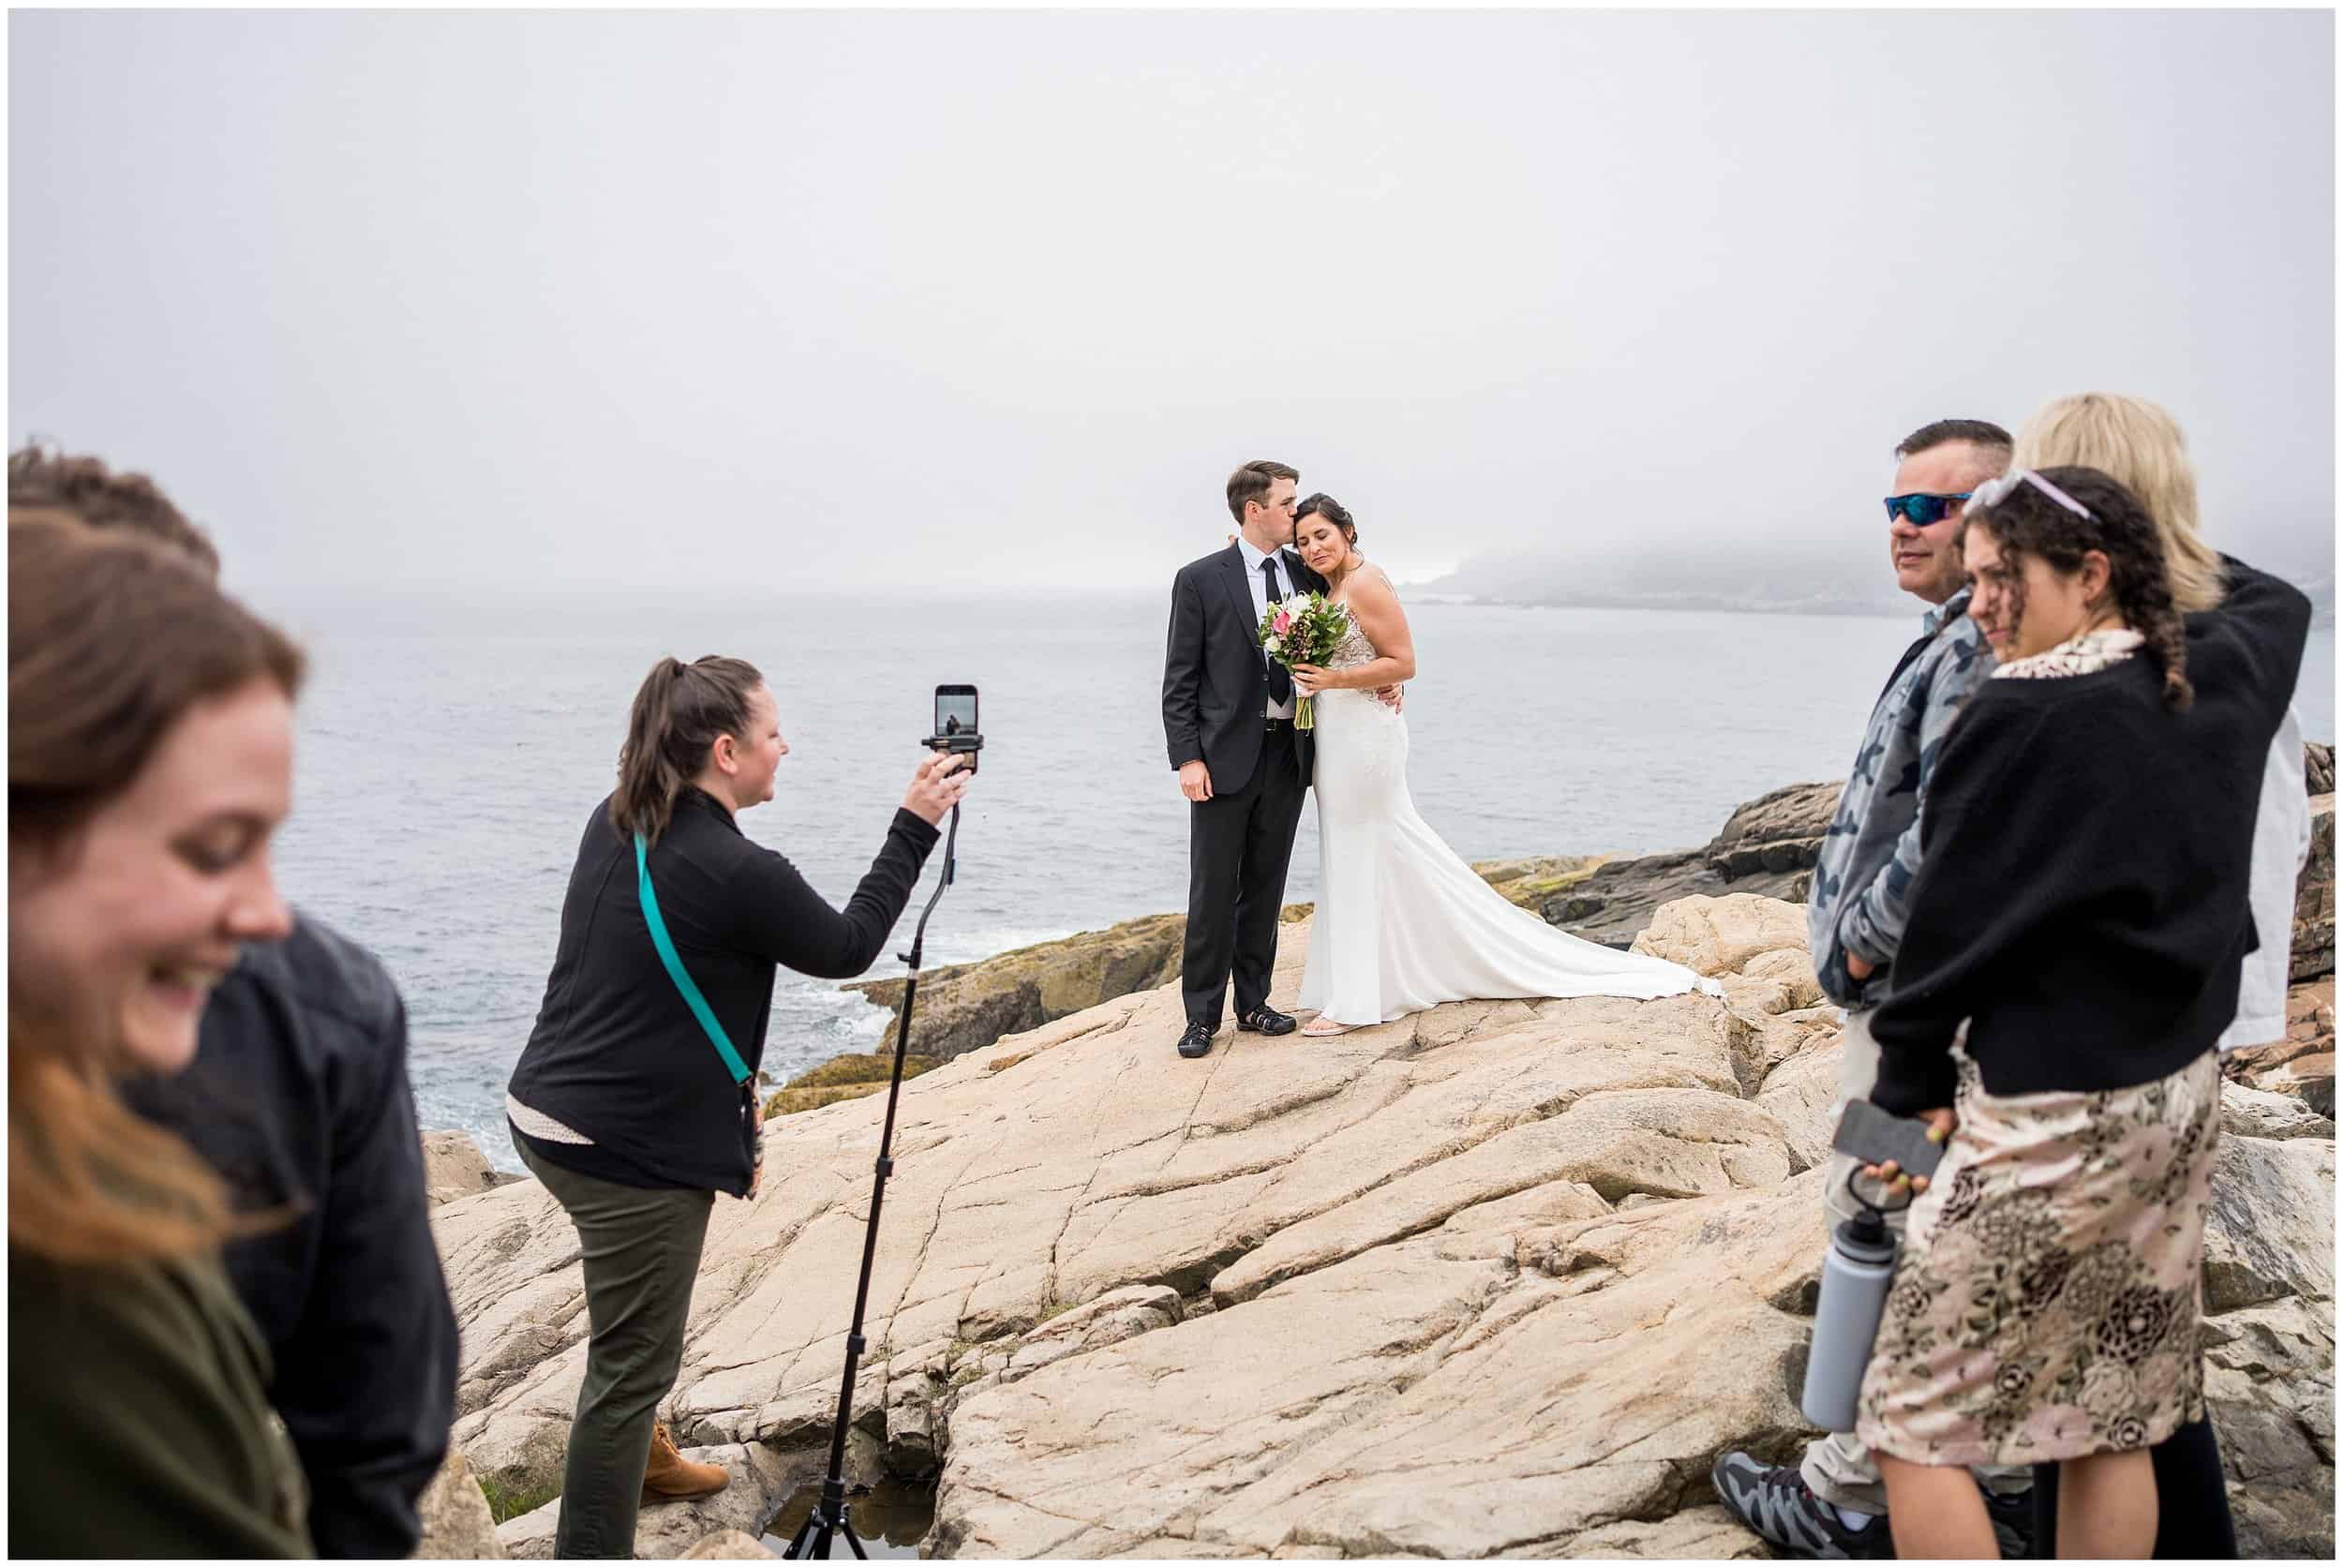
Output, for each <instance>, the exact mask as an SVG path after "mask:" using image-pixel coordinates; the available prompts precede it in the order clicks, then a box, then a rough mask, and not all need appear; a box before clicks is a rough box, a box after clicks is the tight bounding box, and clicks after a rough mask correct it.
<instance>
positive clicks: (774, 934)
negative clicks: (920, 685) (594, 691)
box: [511, 788, 937, 1196]
mask: <svg viewBox="0 0 2343 1568" xmlns="http://www.w3.org/2000/svg"><path fill="white" fill-rule="evenodd" d="M609 808H610V803H609V801H608V799H604V800H603V802H602V803H601V804H599V805H597V806H596V807H595V808H594V811H593V814H592V815H591V816H589V817H588V818H587V820H586V831H585V833H584V835H583V836H582V837H581V838H580V839H579V841H578V845H577V864H576V866H575V868H574V869H573V870H572V871H571V873H570V889H569V894H568V896H567V898H566V899H564V901H563V903H562V905H561V937H560V945H559V947H558V948H556V949H555V952H554V956H553V971H552V973H551V974H550V975H549V976H547V977H546V979H545V1003H544V1005H543V1006H542V1007H541V1008H539V1009H538V1013H537V1026H536V1028H535V1029H534V1030H533V1031H532V1032H531V1033H530V1037H529V1044H528V1045H527V1047H525V1048H524V1049H523V1050H522V1052H521V1057H520V1061H519V1062H518V1063H517V1064H516V1065H515V1067H514V1068H513V1079H512V1083H511V1092H512V1095H513V1098H515V1099H517V1100H519V1101H520V1102H521V1103H522V1104H523V1105H525V1106H527V1107H529V1109H530V1110H531V1111H537V1112H542V1113H545V1115H548V1116H551V1117H553V1118H554V1119H555V1120H556V1121H559V1122H560V1123H561V1124H562V1125H563V1126H565V1127H570V1128H572V1129H573V1130H575V1131H576V1132H579V1133H582V1134H584V1135H585V1136H586V1137H588V1138H590V1139H591V1140H593V1147H592V1148H591V1149H581V1148H579V1147H578V1146H577V1145H575V1144H568V1143H556V1142H546V1141H544V1140H541V1139H530V1140H529V1147H530V1150H531V1151H532V1152H534V1153H536V1154H538V1155H541V1156H543V1157H545V1158H548V1159H551V1160H553V1161H554V1162H555V1163H556V1164H559V1165H565V1166H569V1167H571V1168H573V1169H575V1170H577V1171H580V1172H583V1173H585V1174H587V1175H592V1176H599V1177H601V1178H603V1179H604V1180H608V1181H616V1182H619V1183H621V1184H623V1185H626V1186H633V1187H691V1188H694V1189H700V1190H711V1191H717V1192H729V1193H732V1194H734V1195H735V1196H739V1195H741V1194H744V1193H746V1192H747V1191H748V1187H749V1177H750V1172H751V1171H752V1169H753V1167H754V1162H755V1157H756V1155H755V1148H754V1132H753V1130H752V1123H751V1120H750V1116H749V1105H750V1095H751V1094H752V1093H753V1092H754V1083H755V1079H754V1073H755V1070H756V1067H757V1064H758V1063H759V1062H760V1061H761V1060H763V1058H764V1054H765V1028H766V1024H767V1023H768V1022H769V1018H770V1015H771V1012H772V1006H773V976H774V973H775V970H776V969H777V968H778V967H779V966H781V965H784V964H785V965H787V966H788V967H789V968H791V969H795V970H797V971H798V972H799V973H801V974H807V975H818V976H822V977H824V978H835V979H844V978H850V977H852V976H855V975H859V974H860V973H862V971H863V970H865V969H867V968H869V967H870V965H871V961H872V960H873V959H874V958H876V957H878V955H879V951H880V949H881V948H883V947H885V946H886V943H887V933H888V932H889V931H891V930H893V929H894V925H895V920H896V918H897V917H899V916H901V915H902V914H903V905H904V904H905V903H908V902H909V901H910V898H911V889H912V887H913V885H914V884H915V883H916V882H917V881H918V876H919V868H920V867H921V866H922V865H923V864H925V863H926V861H927V858H928V852H929V851H930V850H931V849H933V848H934V846H935V841H936V837H937V834H936V830H935V829H933V828H932V827H930V826H928V824H926V823H925V822H922V821H920V820H919V819H918V817H916V816H914V815H912V814H911V813H909V812H907V811H901V810H899V811H897V812H896V813H895V820H894V822H893V823H892V824H891V825H890V826H889V827H888V830H887V841H886V843H885V844H881V845H880V846H879V852H878V858H877V859H875V860H873V862H872V863H871V869H870V871H869V872H868V873H867V874H865V875H864V876H863V878H862V883H861V886H860V887H858V888H857V889H855V894H854V897H853V898H852V899H850V900H848V901H847V903H846V907H845V908H844V910H843V911H841V910H835V909H832V908H831V907H830V906H829V905H828V903H825V902H824V901H823V899H822V896H821V894H819V893H817V892H815V891H814V890H813V888H812V887H810V886H809V885H808V884H807V882H806V880H805V878H804V877H803V876H802V875H800V874H798V869H797V867H795V866H793V865H791V864H790V863H789V862H788V860H787V859H784V858H783V857H782V856H780V855H777V854H775V853H774V852H773V851H771V850H769V849H767V848H765V847H764V846H763V845H761V844H753V843H751V842H750V841H749V839H748V838H747V837H746V836H745V835H743V834H742V833H741V831H740V829H739V824H738V823H736V822H734V821H733V818H732V813H731V812H729V811H727V810H726V809H725V808H724V806H723V805H721V804H720V803H719V802H718V801H717V800H716V799H715V797H713V796H711V795H709V794H707V793H706V792H704V791H702V790H699V789H696V788H687V789H686V790H685V791H684V792H683V794H682V796H681V797H680V798H679V799H677V801H676V807H675V815H674V818H673V820H672V821H670V822H669V823H668V825H667V830H666V831H665V832H664V833H662V834H661V835H660V837H659V842H658V843H657V844H652V845H651V846H650V852H649V865H650V880H651V889H652V892H653V894H654V895H655V896H656V897H657V898H658V900H659V913H660V917H661V918H662V919H663V920H664V922H665V923H666V927H667V934H668V936H669V937H670V938H671V939H672V940H673V941H674V943H675V947H676V952H677V954H678V956H679V957H680V958H681V959H682V960H683V967H684V968H685V969H686V970H688V971H690V973H691V976H692V979H693V982H694V984H696V985H697V986H698V987H699V989H700V993H701V994H702V995H703V996H705V997H706V998H707V999H708V1005H709V1008H710V1009H711V1010H712V1011H713V1012H714V1013H715V1015H716V1020H717V1022H718V1023H722V1024H723V1025H724V1033H725V1035H726V1036H727V1037H728V1038H730V1039H731V1041H732V1048H733V1049H734V1050H735V1051H737V1052H739V1053H740V1059H741V1060H742V1061H743V1062H745V1063H746V1064H747V1065H748V1068H749V1070H750V1073H751V1075H752V1076H751V1078H750V1083H749V1086H748V1087H747V1088H742V1087H739V1086H736V1085H735V1084H734V1083H733V1082H732V1075H731V1073H729V1072H728V1071H726V1070H725V1068H724V1058H723V1057H721V1056H719V1055H717V1054H716V1048H715V1046H714V1045H713V1044H712V1043H710V1042H709V1038H708V1036H707V1035H706V1034H705V1033H704V1032H703V1031H702V1030H701V1028H700V1026H699V1023H698V1021H697V1020H696V1019H694V1017H693V1016H692V1012H691V1008H690V1007H689V1006H688V1005H687V1004H686V1003H685V1002H684V1000H683V993H681V992H680V991H679V990H677V989H676V984H675V981H674V980H672V979H671V978H668V975H667V971H666V968H665V966H664V965H663V964H662V963H660V961H659V950H658V949H657V948H654V947H653V946H651V940H650V930H649V927H648V926H647V925H645V924H644V921H643V910H642V904H641V902H640V900H639V899H638V897H637V895H636V891H635V869H634V840H632V839H631V838H630V839H625V840H621V839H620V838H619V834H618V832H617V830H616V829H613V828H612V827H611V825H610V809H609ZM515 1131H516V1135H519V1136H526V1135H521V1134H518V1133H517V1129H515Z"/></svg>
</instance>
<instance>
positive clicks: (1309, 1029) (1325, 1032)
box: [1302, 1017, 1357, 1040]
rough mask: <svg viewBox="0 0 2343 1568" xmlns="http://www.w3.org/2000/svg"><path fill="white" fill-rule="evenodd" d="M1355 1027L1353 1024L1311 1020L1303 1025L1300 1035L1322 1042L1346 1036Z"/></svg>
mask: <svg viewBox="0 0 2343 1568" xmlns="http://www.w3.org/2000/svg"><path fill="white" fill-rule="evenodd" d="M1356 1027H1357V1025H1356V1024H1353V1023H1330V1022H1329V1021H1328V1020H1326V1019H1325V1018H1323V1017H1320V1018H1313V1019H1311V1020H1310V1021H1309V1022H1308V1023H1305V1024H1303V1025H1302V1033H1304V1034H1306V1035H1307V1036H1309V1037H1310V1038H1312V1039H1321V1040H1322V1039H1325V1038H1329V1037H1331V1036H1334V1035H1347V1034H1349V1033H1350V1032H1351V1030H1352V1029H1354V1028H1356Z"/></svg>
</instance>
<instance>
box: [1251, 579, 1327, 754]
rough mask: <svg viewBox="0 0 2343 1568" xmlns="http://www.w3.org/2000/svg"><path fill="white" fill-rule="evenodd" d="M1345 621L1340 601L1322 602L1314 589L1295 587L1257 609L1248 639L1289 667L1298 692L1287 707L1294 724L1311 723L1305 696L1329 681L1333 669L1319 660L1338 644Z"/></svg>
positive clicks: (1297, 726) (1315, 720)
mask: <svg viewBox="0 0 2343 1568" xmlns="http://www.w3.org/2000/svg"><path fill="white" fill-rule="evenodd" d="M1350 625H1351V623H1350V621H1349V620H1348V619H1347V618H1346V617H1345V614H1344V612H1343V609H1342V606H1340V605H1330V604H1328V603H1327V602H1326V596H1325V595H1324V594H1322V593H1318V592H1315V591H1313V592H1307V593H1296V594H1294V595H1293V596H1292V597H1291V598H1289V599H1285V600H1283V601H1281V602H1278V603H1275V604H1272V605H1270V606H1269V608H1268V609H1266V610H1264V611H1263V612H1262V613H1261V625H1260V626H1259V627H1257V628H1256V629H1255V631H1254V633H1253V640H1254V641H1255V642H1257V643H1259V644H1260V645H1261V650H1262V651H1264V652H1266V653H1267V654H1268V655H1269V656H1270V657H1271V658H1273V659H1275V660H1276V661H1277V663H1279V664H1281V665H1285V667H1286V668H1287V669H1289V670H1291V672H1292V673H1293V689H1294V691H1295V692H1296V693H1297V694H1299V695H1300V698H1301V700H1300V701H1299V702H1297V703H1296V704H1295V705H1294V709H1293V727H1294V728H1295V729H1310V728H1312V727H1314V726H1315V725H1316V724H1317V723H1318V717H1317V714H1316V713H1315V712H1314V711H1313V710H1312V708H1311V703H1310V699H1311V697H1313V696H1315V695H1316V694H1318V693H1320V692H1322V691H1325V690H1327V689H1329V688H1330V687H1332V686H1333V685H1334V684H1335V672H1334V671H1332V670H1330V669H1327V668H1326V667H1325V664H1326V661H1327V660H1329V659H1331V658H1333V657H1334V655H1335V650H1336V648H1338V647H1340V646H1341V645H1342V638H1343V634H1344V633H1346V632H1348V631H1349V630H1350Z"/></svg>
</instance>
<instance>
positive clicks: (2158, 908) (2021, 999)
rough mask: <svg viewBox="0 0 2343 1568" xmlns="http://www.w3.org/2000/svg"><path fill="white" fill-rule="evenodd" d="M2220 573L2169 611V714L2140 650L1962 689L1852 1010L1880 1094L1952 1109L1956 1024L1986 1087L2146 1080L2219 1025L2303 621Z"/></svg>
mask: <svg viewBox="0 0 2343 1568" xmlns="http://www.w3.org/2000/svg"><path fill="white" fill-rule="evenodd" d="M2230 584H2231V587H2230V592H2229V595H2228V597H2227V598H2226V599H2225V600H2224V601H2223V603H2222V605H2221V607H2220V608H2219V609H2217V610H2212V611H2208V612H2205V613H2203V614H2201V615H2193V616H2190V617H2189V618H2188V671H2187V673H2188V677H2189V679H2190V682H2191V683H2192V684H2193V685H2194V686H2195V688H2196V700H2195V702H2194V704H2193V705H2192V706H2191V707H2190V708H2189V709H2188V710H2187V711H2186V712H2185V713H2173V712H2171V711H2169V710H2168V709H2166V708H2165V707H2164V705H2163V701H2162V697H2161V691H2162V684H2163V682H2162V679H2161V677H2160V676H2159V674H2158V673H2157V670H2156V665H2155V664H2154V662H2153V661H2151V660H2150V659H2149V658H2148V657H2147V655H2146V653H2145V651H2144V650H2142V652H2140V653H2136V654H2134V655H2133V656H2132V657H2130V658H2128V659H2126V660H2124V661H2122V662H2121V663H2120V664H2117V665H2112V666H2110V667H2109V668H2106V669H2102V670H2098V671H2096V672H2093V673H2091V674H2087V675H2076V676H2067V677H2064V678H2053V679H1996V680H1989V681H1987V682H1986V683H1985V684H1984V686H1983V687H1982V688H1981V689H1980V690H1979V691H1978V692H1977V695H1976V696H1974V697H1972V698H1971V699H1970V700H1969V704H1968V708H1967V709H1966V710H1965V711H1964V712H1963V713H1962V717H1961V721H1960V723H1959V724H1956V725H1955V726H1954V728H1953V731H1952V736H1951V739H1949V740H1948V741H1947V743H1946V745H1945V753H1944V756H1943V758H1942V760H1941V761H1939V762H1938V764H1937V767H1936V774H1935V778H1934V780H1933V782H1932V784H1931V785H1930V789H1929V795H1928V799H1927V802H1926V805H1925V806H1924V808H1923V809H1922V811H1921V814H1920V827H1921V833H1922V842H1923V849H1924V853H1925V857H1926V858H1925V859H1924V861H1923V863H1922V865H1921V868H1920V874H1919V877H1918V881H1917V882H1916V883H1915V884H1914V886H1913V889H1912V918H1911V923H1910V925H1909V926H1908V927H1907V928H1906V930H1905V932H1904V936H1903V947H1902V948H1900V949H1899V950H1898V952H1897V955H1896V974H1897V989H1896V991H1895V993H1894V994H1893V995H1891V996H1890V997H1888V1000H1887V1002H1886V1003H1884V1004H1883V1005H1882V1006H1881V1007H1880V1008H1879V1010H1878V1011H1877V1012H1876V1013H1874V1014H1873V1017H1872V1025H1871V1027H1872V1035H1873V1038H1875V1039H1876V1040H1877V1041H1878V1042H1879V1050H1880V1063H1879V1082H1878V1085H1877V1087H1876V1088H1874V1089H1873V1092H1872V1098H1873V1100H1874V1101H1876V1102H1877V1103H1878V1104H1879V1105H1881V1106H1883V1107H1884V1108H1886V1109H1888V1110H1889V1111H1894V1112H1898V1113H1903V1114H1906V1115H1909V1114H1912V1113H1916V1112H1918V1111H1922V1110H1927V1109H1931V1108H1933V1107H1937V1106H1945V1105H1950V1104H1951V1103H1952V1100H1953V1089H1954V1087H1955V1077H1954V1070H1953V1062H1952V1058H1951V1056H1950V1054H1949V1047H1950V1045H1951V1042H1952V1038H1953V1032H1954V1031H1955V1029H1957V1028H1958V1027H1959V1025H1960V1023H1961V1021H1962V1019H1964V1018H1965V1019H1967V1020H1968V1021H1969V1034H1968V1039H1967V1043H1966V1049H1967V1051H1968V1053H1969V1055H1970V1056H1971V1057H1973V1058H1975V1060H1976V1062H1977V1071H1978V1075H1979V1077H1980V1078H1982V1080H1983V1081H1984V1085H1985V1088H1986V1089H1987V1090H1988V1091H1989V1092H1991V1093H1993V1094H1996V1095H2015V1094H2031V1093H2037V1092H2041V1091H2047V1090H2104V1089H2120V1088H2127V1087H2129V1086H2131V1085H2134V1084H2138V1083H2149V1082H2151V1081H2153V1080H2155V1079H2158V1078H2162V1077H2166V1076H2168V1075H2169V1074H2171V1073H2174V1072H2177V1071H2179V1070H2180V1069H2181V1068H2184V1067H2186V1066H2187V1065H2188V1064H2189V1063H2190V1062H2192V1061H2194V1060H2195V1059H2196V1058H2197V1057H2199V1056H2201V1055H2202V1054H2203V1053H2205V1052H2208V1051H2210V1050H2212V1049H2213V1048H2214V1044H2215V1042H2216V1040H2217V1039H2218V1038H2220V1035H2221V1031H2222V1030H2223V1029H2225V1028H2227V1027H2228V1026H2229V1022H2230V1020H2231V1018H2232V1017H2234V1016H2235V1014H2236V1011H2237V980H2238V972H2239V968H2240V966H2241V964H2242V963H2244V960H2245V957H2246V954H2247V953H2248V952H2251V951H2252V950H2253V948H2254V947H2255V945H2256V943H2257V940H2258V937H2257V933H2255V931H2254V926H2253V918H2252V914H2251V911H2250V909H2249V908H2248V906H2247V903H2246V891H2247V888H2248V885H2249V880H2250V869H2251V854H2250V851H2251V848H2252V844H2253V831H2254V814H2255V809H2256V806H2257V805H2258V803H2259V802H2260V799H2261V774H2262V769H2263V766H2264V763H2265V760H2266V758H2267V755H2268V753H2269V750H2270V738H2271V737H2272V736H2273V735H2275V734H2276V732H2277V727H2278V721H2279V720H2280V719H2281V718H2283V717H2284V716H2285V713H2286V705H2287V702H2288V699H2289V698H2290V697H2291V694H2292V693H2293V690H2294V680H2295V676H2296V675H2297V673H2298V672H2299V670H2300V668H2301V665H2302V656H2303V643H2304V638H2305V635H2306V633H2307V631H2308V629H2309V625H2310V603H2309V601H2308V600H2306V599H2305V598H2304V597H2303V596H2302V594H2301V593H2299V592H2297V591H2296V590H2294V589H2292V588H2291V587H2290V586H2288V585H2287V584H2285V583H2283V582H2280V581H2278V580H2277V579H2276V578H2275V577H2271V576H2267V575H2264V574H2262V573H2260V572H2256V571H2253V570H2252V569H2251V568H2249V567H2246V566H2242V565H2239V564H2237V563H2235V562H2231V563H2230ZM2286 939H2287V933H2282V932H2280V933H2272V934H2271V940H2273V941H2280V942H2282V941H2285V940H2286Z"/></svg>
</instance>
